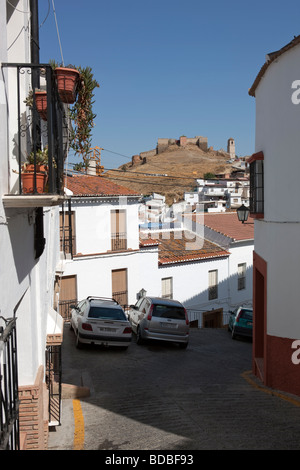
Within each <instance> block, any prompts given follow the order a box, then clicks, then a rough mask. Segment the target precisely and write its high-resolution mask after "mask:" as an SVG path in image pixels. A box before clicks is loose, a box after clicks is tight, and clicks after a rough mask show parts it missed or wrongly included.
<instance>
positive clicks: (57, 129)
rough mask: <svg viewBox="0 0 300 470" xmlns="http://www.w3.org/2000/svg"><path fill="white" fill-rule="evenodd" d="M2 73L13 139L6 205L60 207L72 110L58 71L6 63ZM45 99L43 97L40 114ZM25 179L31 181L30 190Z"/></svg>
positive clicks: (9, 133)
mask: <svg viewBox="0 0 300 470" xmlns="http://www.w3.org/2000/svg"><path fill="white" fill-rule="evenodd" d="M2 73H3V76H4V83H5V95H6V96H7V116H8V118H7V126H8V129H7V135H8V136H9V140H8V144H7V150H8V152H7V168H8V175H9V178H8V180H9V182H8V187H7V193H6V194H4V195H2V201H3V205H4V207H6V208H10V207H25V208H28V207H47V206H53V205H59V204H61V203H62V202H63V200H64V199H65V196H64V186H63V171H64V160H65V158H66V156H67V148H68V141H69V136H68V134H69V131H68V129H69V127H70V126H69V122H68V108H67V105H65V104H63V103H62V101H61V99H60V97H59V94H58V90H57V84H56V79H55V75H54V71H53V70H52V67H51V66H50V65H49V64H39V65H35V64H20V63H18V64H16V63H15V64H13V63H3V64H2ZM40 95H43V96H44V97H43V101H42V108H41V109H39V102H40V100H39V98H40ZM41 159H43V164H44V165H43V167H41V166H40V163H41V161H40V160H41ZM29 163H30V164H31V165H29ZM25 178H26V180H28V179H29V178H31V183H30V184H29V188H27V187H26V185H25Z"/></svg>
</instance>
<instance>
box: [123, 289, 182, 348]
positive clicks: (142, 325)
mask: <svg viewBox="0 0 300 470" xmlns="http://www.w3.org/2000/svg"><path fill="white" fill-rule="evenodd" d="M128 319H129V321H130V324H131V326H132V329H133V331H134V333H136V336H137V343H138V344H141V343H142V342H143V341H144V340H147V339H151V340H161V341H171V342H176V343H178V344H179V346H180V347H181V348H186V347H187V345H188V342H189V320H188V316H187V312H186V309H185V308H184V306H183V305H182V304H181V303H180V302H178V301H177V300H169V299H163V298H159V297H143V298H141V299H140V300H138V302H137V303H136V304H135V305H131V306H130V310H129V312H128Z"/></svg>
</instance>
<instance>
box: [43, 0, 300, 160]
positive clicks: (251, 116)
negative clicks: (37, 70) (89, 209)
mask: <svg viewBox="0 0 300 470" xmlns="http://www.w3.org/2000/svg"><path fill="white" fill-rule="evenodd" d="M54 7H55V12H56V19H57V25H58V32H59V36H58V34H57V29H56V23H55V16H54V12H53V3H52V0H39V22H40V25H41V26H40V61H41V62H48V61H49V60H50V59H55V60H56V61H61V52H60V46H59V40H58V37H59V38H60V42H61V47H62V54H63V59H64V63H65V65H67V64H74V65H81V66H82V67H85V66H90V67H92V69H93V73H94V77H95V78H96V79H97V80H98V82H99V84H100V88H98V89H96V91H95V104H94V111H95V113H96V114H97V117H96V119H95V128H94V130H93V143H92V144H93V146H99V147H102V148H104V149H105V150H103V151H102V164H103V165H104V166H105V168H116V167H118V166H120V165H122V164H123V163H127V162H128V161H129V160H130V159H131V157H132V155H135V154H139V153H140V152H143V151H147V150H151V149H153V148H155V147H156V144H157V139H158V138H179V137H180V136H181V135H186V136H188V137H194V136H196V135H202V136H206V137H207V138H208V144H209V145H210V146H213V147H214V148H215V149H220V148H224V149H226V146H227V140H228V138H229V137H233V138H234V139H235V142H236V153H237V154H238V155H239V156H244V155H250V154H251V153H253V151H254V141H255V99H254V98H252V97H250V96H249V95H248V89H249V88H250V87H251V85H252V83H253V81H254V79H255V77H256V75H257V73H258V72H259V69H260V67H261V66H262V65H263V63H264V61H265V55H266V54H267V53H268V52H272V51H275V50H277V49H280V48H281V47H283V46H284V45H285V44H287V43H288V42H290V41H291V40H292V39H293V37H294V36H297V35H299V34H300V23H299V17H300V2H299V1H298V0H286V1H285V2H278V1H277V2H274V1H269V0H268V1H264V0H260V1H257V0H252V1H251V2H245V1H243V0H239V1H236V0H229V1H227V2H225V1H224V0H216V1H213V0H212V1H210V2H203V1H200V0H185V1H179V0H139V1H138V0H127V1H125V0H85V1H81V0H54ZM299 68H300V67H299ZM298 78H299V79H300V69H299V77H298ZM118 154H120V155H118ZM73 160H74V162H76V159H74V158H73Z"/></svg>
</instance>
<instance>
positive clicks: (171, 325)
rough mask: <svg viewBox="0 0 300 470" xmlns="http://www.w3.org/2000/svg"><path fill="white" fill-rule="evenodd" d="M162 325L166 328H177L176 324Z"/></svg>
mask: <svg viewBox="0 0 300 470" xmlns="http://www.w3.org/2000/svg"><path fill="white" fill-rule="evenodd" d="M161 325H162V326H163V327H165V328H177V325H176V323H175V324H174V323H162V324H161Z"/></svg>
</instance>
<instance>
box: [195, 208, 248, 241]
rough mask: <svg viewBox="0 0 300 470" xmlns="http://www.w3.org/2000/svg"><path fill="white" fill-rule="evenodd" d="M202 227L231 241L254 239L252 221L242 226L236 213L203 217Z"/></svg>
mask: <svg viewBox="0 0 300 470" xmlns="http://www.w3.org/2000/svg"><path fill="white" fill-rule="evenodd" d="M204 225H205V226H206V227H209V228H211V229H212V230H215V231H216V232H218V233H221V234H222V235H225V236H226V237H228V238H231V239H232V240H233V241H238V240H251V239H254V223H253V221H252V219H248V221H247V222H245V223H244V224H242V222H240V221H239V220H238V217H237V213H236V212H223V213H221V214H220V213H211V214H205V215H204Z"/></svg>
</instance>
